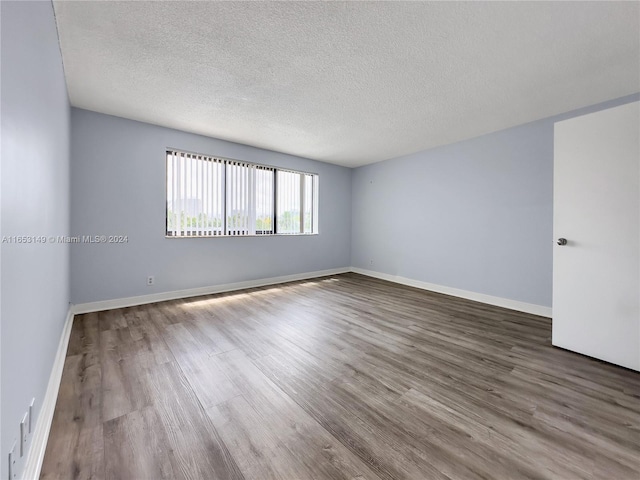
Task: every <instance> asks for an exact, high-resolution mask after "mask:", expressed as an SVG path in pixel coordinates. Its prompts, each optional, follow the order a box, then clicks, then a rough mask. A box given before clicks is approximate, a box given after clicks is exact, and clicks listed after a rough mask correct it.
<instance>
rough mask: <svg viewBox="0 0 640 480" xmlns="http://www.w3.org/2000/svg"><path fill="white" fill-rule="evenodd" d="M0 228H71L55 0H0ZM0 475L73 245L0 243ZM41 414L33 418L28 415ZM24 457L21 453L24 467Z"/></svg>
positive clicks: (44, 364) (64, 297) (60, 298)
mask: <svg viewBox="0 0 640 480" xmlns="http://www.w3.org/2000/svg"><path fill="white" fill-rule="evenodd" d="M0 8H1V16H2V92H1V93H2V105H1V111H2V180H1V182H2V183H1V191H2V193H1V195H2V199H1V204H2V220H1V230H2V232H1V233H2V236H12V235H44V236H50V235H67V234H68V233H69V102H68V99H67V90H66V86H65V81H64V75H63V70H62V59H61V57H60V51H59V49H58V36H57V32H56V25H55V21H54V17H53V8H52V5H51V2H1V6H0ZM1 248H2V282H1V283H2V289H1V290H2V293H1V295H2V307H1V315H2V317H1V318H2V334H1V337H2V340H1V344H2V353H1V356H2V367H1V368H2V380H1V384H2V393H1V398H2V401H1V415H2V428H1V430H2V456H1V458H2V462H1V465H0V471H1V472H2V478H6V475H7V473H6V472H7V454H8V452H9V448H11V444H12V442H13V440H14V439H16V438H17V437H18V436H19V433H20V430H19V423H20V420H21V419H22V415H23V414H24V413H25V412H26V411H27V408H28V405H29V402H30V400H31V398H33V397H35V398H36V404H35V406H36V413H39V412H40V406H41V402H42V400H43V397H44V393H45V390H46V387H47V382H48V380H49V375H50V373H51V365H52V363H53V359H54V356H55V352H56V349H57V346H58V341H59V340H60V335H61V333H62V327H63V324H64V320H65V317H66V314H67V311H68V301H69V248H68V246H65V245H56V244H48V243H47V244H44V245H43V244H38V245H24V244H23V245H18V244H8V243H3V244H2V247H1ZM36 418H37V415H35V416H34V420H35V419H36ZM25 458H26V457H23V458H22V459H19V460H18V466H19V467H20V469H21V468H22V465H23V462H24V460H25Z"/></svg>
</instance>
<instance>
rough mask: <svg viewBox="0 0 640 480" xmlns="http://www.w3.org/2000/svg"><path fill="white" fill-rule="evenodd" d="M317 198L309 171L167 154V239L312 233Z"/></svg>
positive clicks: (179, 153)
mask: <svg viewBox="0 0 640 480" xmlns="http://www.w3.org/2000/svg"><path fill="white" fill-rule="evenodd" d="M317 198H318V176H317V175H314V174H310V173H303V172H296V171H291V170H281V169H277V168H275V167H269V166H265V165H256V164H250V163H245V162H240V161H237V160H228V159H220V158H215V157H209V156H206V155H200V154H192V153H185V152H178V151H168V152H167V229H166V234H167V236H169V237H214V236H246V235H272V234H290V235H296V234H297V235H301V234H312V233H317V231H318V227H317V225H318V222H317V220H318V218H317V217H318V215H317Z"/></svg>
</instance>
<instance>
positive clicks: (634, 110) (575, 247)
mask: <svg viewBox="0 0 640 480" xmlns="http://www.w3.org/2000/svg"><path fill="white" fill-rule="evenodd" d="M554 143H555V145H554V150H555V154H554V189H553V195H554V201H553V211H554V215H553V231H554V235H555V241H556V244H555V245H554V254H553V329H552V330H553V340H552V343H553V345H556V346H558V347H562V348H566V349H568V350H573V351H575V352H579V353H583V354H585V355H589V356H591V357H595V358H599V359H601V360H605V361H607V362H611V363H615V364H617V365H622V366H624V367H627V368H632V369H634V370H640V310H639V304H640V236H639V227H640V102H634V103H630V104H627V105H622V106H619V107H615V108H611V109H607V110H603V111H600V112H596V113H592V114H589V115H584V116H581V117H576V118H572V119H569V120H565V121H562V122H558V123H556V124H555V135H554ZM559 239H566V244H565V245H558V244H557V242H558V240H559ZM560 243H563V242H562V241H560Z"/></svg>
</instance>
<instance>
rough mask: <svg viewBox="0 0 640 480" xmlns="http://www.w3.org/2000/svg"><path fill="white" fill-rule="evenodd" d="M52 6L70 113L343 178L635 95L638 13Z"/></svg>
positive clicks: (416, 6) (635, 8) (413, 5)
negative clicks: (233, 146) (186, 136)
mask: <svg viewBox="0 0 640 480" xmlns="http://www.w3.org/2000/svg"><path fill="white" fill-rule="evenodd" d="M54 7H55V13H56V19H57V23H58V31H59V35H60V44H61V49H62V56H63V60H64V68H65V74H66V78H67V84H68V88H69V95H70V99H71V103H72V105H74V106H76V107H80V108H85V109H88V110H95V111H98V112H103V113H107V114H111V115H117V116H121V117H126V118H131V119H134V120H141V121H144V122H149V123H153V124H158V125H163V126H167V127H172V128H177V129H180V130H185V131H189V132H195V133H200V134H203V135H208V136H212V137H217V138H222V139H225V140H231V141H234V142H239V143H244V144H248V145H254V146H258V147H262V148H267V149H270V150H276V151H280V152H285V153H291V154H295V155H300V156H303V157H309V158H314V159H317V160H323V161H327V162H332V163H337V164H341V165H347V166H358V165H363V164H367V163H372V162H376V161H380V160H384V159H387V158H392V157H397V156H400V155H403V154H407V153H412V152H416V151H419V150H423V149H426V148H430V147H434V146H437V145H443V144H447V143H451V142H455V141H458V140H462V139H465V138H470V137H474V136H477V135H481V134H484V133H489V132H492V131H496V130H500V129H503V128H507V127H510V126H514V125H518V124H521V123H525V122H529V121H532V120H536V119H539V118H543V117H547V116H550V115H554V114H557V113H561V112H565V111H568V110H571V109H574V108H578V107H582V106H586V105H591V104H594V103H598V102H601V101H604V100H608V99H612V98H616V97H621V96H623V95H627V94H631V93H635V92H638V91H640V3H638V2H585V3H583V2H549V3H547V2H544V3H542V2H531V3H529V2H512V3H503V2H495V3H494V2H458V3H453V2H407V3H404V2H402V3H401V2H255V3H254V2H134V1H124V2H116V1H87V2H66V1H54ZM208 153H215V152H208Z"/></svg>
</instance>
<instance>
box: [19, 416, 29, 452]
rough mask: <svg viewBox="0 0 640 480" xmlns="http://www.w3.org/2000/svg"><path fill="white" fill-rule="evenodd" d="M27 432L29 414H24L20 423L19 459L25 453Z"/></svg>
mask: <svg viewBox="0 0 640 480" xmlns="http://www.w3.org/2000/svg"><path fill="white" fill-rule="evenodd" d="M28 431H29V413H28V412H27V413H25V414H24V417H22V421H21V422H20V457H24V454H25V453H26V452H27V433H28Z"/></svg>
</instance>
